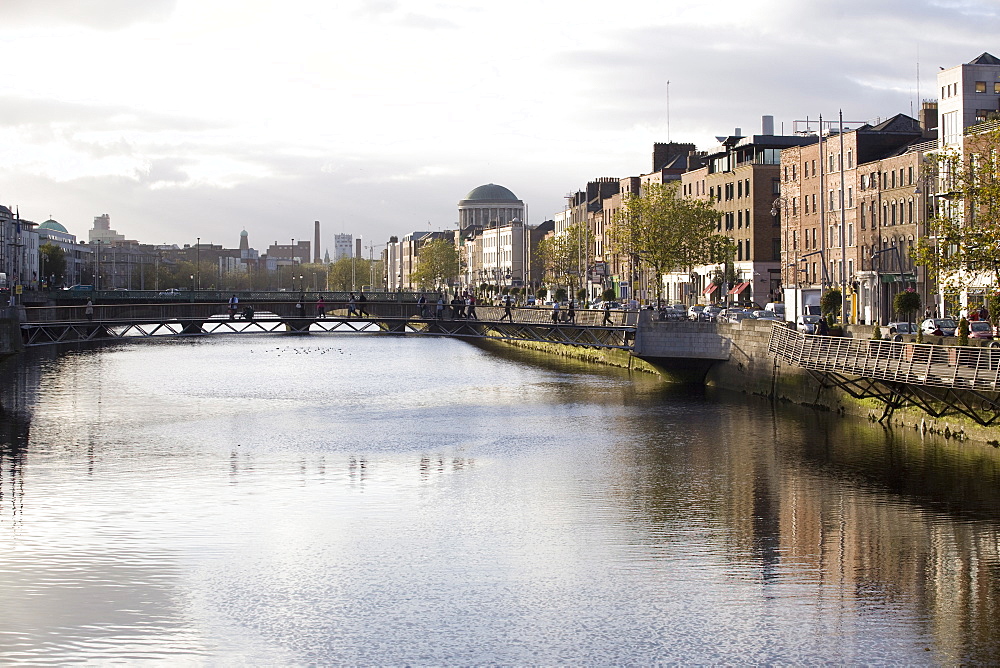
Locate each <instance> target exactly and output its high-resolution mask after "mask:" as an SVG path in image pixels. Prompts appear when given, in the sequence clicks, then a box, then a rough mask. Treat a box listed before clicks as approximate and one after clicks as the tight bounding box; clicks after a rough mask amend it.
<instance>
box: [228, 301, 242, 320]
mask: <svg viewBox="0 0 1000 668" xmlns="http://www.w3.org/2000/svg"><path fill="white" fill-rule="evenodd" d="M239 303H240V299H239V297H237V296H236V295H233V296H232V297H230V298H229V319H230V320H236V308H237V306H239Z"/></svg>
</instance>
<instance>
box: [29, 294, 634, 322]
mask: <svg viewBox="0 0 1000 668" xmlns="http://www.w3.org/2000/svg"><path fill="white" fill-rule="evenodd" d="M296 303H298V302H296V301H294V300H288V301H284V300H282V301H273V302H252V303H250V304H249V305H250V306H252V307H253V309H254V318H255V319H261V320H265V319H268V318H295V317H304V318H314V319H315V318H318V317H319V308H318V306H317V304H316V302H315V301H307V302H302V309H301V311H299V310H298V309H296V308H295V305H296ZM247 305H248V304H246V303H240V304H238V305H237V313H238V314H240V315H239V316H238V317H242V312H243V310H244V309H245V308H246V306H247ZM92 309H93V320H94V321H99V322H105V323H107V322H137V321H147V322H149V321H163V320H171V319H183V320H190V319H199V318H201V319H205V318H213V317H219V316H227V315H228V312H229V311H228V309H229V305H228V303H226V302H225V301H222V300H220V301H218V302H215V303H210V302H194V303H190V302H174V303H156V304H95V305H94V306H93V307H92ZM350 311H351V305H350V304H349V303H348V302H347V301H328V302H326V303H325V317H327V318H357V319H358V320H378V319H386V318H388V319H403V320H409V319H414V318H415V319H426V320H436V319H438V315H439V314H438V310H437V304H434V303H427V304H425V305H423V306H421V305H420V304H417V303H415V302H408V303H405V302H404V303H400V302H382V301H368V302H365V303H361V304H355V306H354V313H353V314H352V313H351V312H350ZM552 314H553V311H552V309H551V308H543V307H512V308H511V314H510V318H509V319H508V318H507V317H506V314H505V311H504V308H503V307H500V306H478V305H477V306H476V307H475V318H474V320H481V321H484V322H500V321H507V320H510V321H511V322H516V323H522V324H533V325H551V324H553V320H552ZM468 315H469V309H468V307H467V306H463V307H462V308H461V309H459V310H456V309H455V308H454V307H453V306H452V305H450V304H447V305H444V307H443V308H442V309H441V311H440V319H442V320H466V319H469V318H468ZM607 315H608V318H607V320H606V319H605V312H604V311H596V310H588V309H584V310H576V311H575V312H574V314H573V319H572V321H570V320H569V319H568V318H567V313H566V310H565V309H562V310H561V311H560V312H559V317H560V320H559V321H558V323H557V324H573V325H576V326H583V327H601V326H606V327H631V326H634V325H635V321H636V313H635V312H634V311H623V310H612V311H610V312H609V313H608V314H607ZM24 316H25V320H24V322H25V323H28V324H40V323H55V322H71V321H79V320H86V319H88V318H87V307H86V306H79V305H76V306H37V307H31V308H27V309H25V313H24Z"/></svg>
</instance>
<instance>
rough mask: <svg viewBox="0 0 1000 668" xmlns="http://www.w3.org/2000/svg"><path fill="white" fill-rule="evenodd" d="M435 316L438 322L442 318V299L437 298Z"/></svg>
mask: <svg viewBox="0 0 1000 668" xmlns="http://www.w3.org/2000/svg"><path fill="white" fill-rule="evenodd" d="M435 315H436V317H437V319H438V320H440V319H441V318H443V317H444V297H438V300H437V309H436V313H435Z"/></svg>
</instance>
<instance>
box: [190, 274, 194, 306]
mask: <svg viewBox="0 0 1000 668" xmlns="http://www.w3.org/2000/svg"><path fill="white" fill-rule="evenodd" d="M191 301H192V302H193V301H194V274H191Z"/></svg>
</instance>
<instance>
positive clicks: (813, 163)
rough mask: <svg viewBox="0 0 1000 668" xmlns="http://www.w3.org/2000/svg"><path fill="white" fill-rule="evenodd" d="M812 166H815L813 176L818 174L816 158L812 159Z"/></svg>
mask: <svg viewBox="0 0 1000 668" xmlns="http://www.w3.org/2000/svg"><path fill="white" fill-rule="evenodd" d="M812 167H813V176H816V161H815V160H813V161H812Z"/></svg>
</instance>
